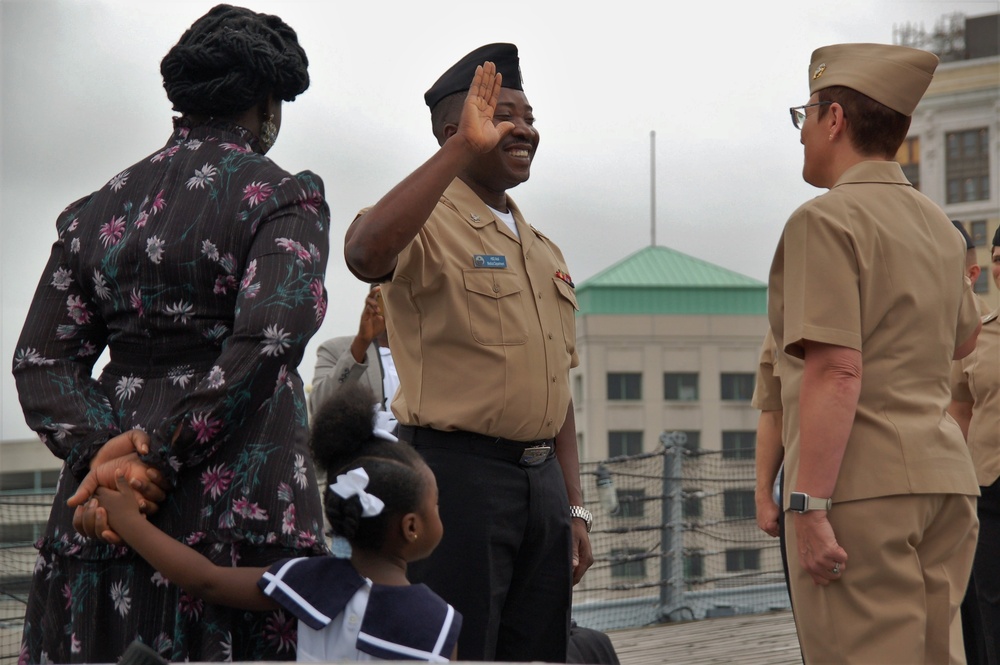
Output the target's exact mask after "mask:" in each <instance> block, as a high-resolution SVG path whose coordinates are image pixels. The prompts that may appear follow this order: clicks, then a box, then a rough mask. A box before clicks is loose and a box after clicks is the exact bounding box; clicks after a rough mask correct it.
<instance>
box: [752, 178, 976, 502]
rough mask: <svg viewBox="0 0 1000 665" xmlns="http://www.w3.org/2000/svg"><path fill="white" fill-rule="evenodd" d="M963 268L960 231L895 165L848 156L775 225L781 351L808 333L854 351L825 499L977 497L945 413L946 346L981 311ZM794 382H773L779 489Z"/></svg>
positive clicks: (771, 302) (773, 309) (791, 468)
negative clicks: (777, 395) (778, 421)
mask: <svg viewBox="0 0 1000 665" xmlns="http://www.w3.org/2000/svg"><path fill="white" fill-rule="evenodd" d="M964 273H965V245H964V243H962V242H961V236H959V235H958V234H956V233H955V227H954V226H953V225H952V223H951V222H950V221H949V219H948V217H947V216H946V215H945V214H944V212H942V211H941V209H940V208H938V207H937V206H936V205H935V204H934V203H933V202H931V201H930V199H928V198H927V197H925V196H923V195H922V194H920V193H919V192H917V191H916V190H914V189H913V187H912V186H911V185H910V183H909V182H907V180H906V178H905V177H904V176H903V173H902V169H900V167H899V165H898V164H896V163H895V162H877V161H872V162H863V163H861V164H858V165H855V166H853V167H852V168H850V169H848V170H847V171H846V172H845V173H844V174H843V175H842V176H841V178H840V179H839V180H838V182H837V183H836V184H835V185H834V186H833V188H832V189H831V190H830V191H829V192H827V193H826V194H824V195H822V196H819V197H817V198H815V199H813V200H812V201H809V202H808V203H806V204H804V205H802V206H801V207H800V208H799V209H798V210H796V211H795V212H794V213H793V214H792V216H791V218H790V219H789V220H788V222H787V224H786V225H785V228H784V230H783V232H782V236H781V240H780V241H779V243H778V248H777V250H776V252H775V256H774V261H773V263H772V265H771V274H770V279H769V285H768V286H769V290H768V318H769V320H770V324H771V330H772V332H773V334H774V338H775V342H776V344H777V347H778V349H779V350H780V351H781V352H782V353H784V354H786V355H791V356H796V357H802V356H803V348H802V342H803V340H811V341H816V342H823V343H827V344H834V345H838V346H843V347H847V348H851V349H856V350H858V351H860V352H861V356H862V380H861V393H860V398H859V401H858V407H857V411H856V414H855V418H854V424H853V427H852V429H851V434H850V437H849V439H848V443H847V448H846V450H845V453H844V458H843V462H842V465H841V469H840V474H839V476H838V478H837V483H836V488H835V490H834V493H833V500H834V501H835V502H836V501H850V500H856V499H866V498H872V497H880V496H892V495H895V494H911V493H912V494H918V493H958V494H971V495H974V494H978V491H979V489H978V485H977V483H976V478H975V472H974V469H973V466H972V460H971V458H970V456H969V451H968V447H967V446H966V445H965V442H964V440H963V437H962V432H961V430H960V429H959V428H958V425H957V423H955V421H954V420H953V419H952V418H950V417H948V416H946V414H945V409H946V408H947V406H948V404H949V403H950V400H951V391H950V389H949V385H948V383H949V375H950V371H951V361H952V356H953V354H954V350H955V348H956V347H957V346H958V345H959V344H961V343H962V342H965V341H966V340H967V339H968V338H969V337H970V336H971V335H972V334H973V333H974V332H975V329H976V326H977V324H978V318H979V315H978V312H977V311H976V305H975V300H974V295H973V293H972V289H971V284H970V283H969V281H968V279H967V278H965V277H964ZM798 374H799V375H801V370H800V371H799V372H798ZM782 378H783V379H784V377H782ZM799 378H800V377H799ZM800 385H801V384H800V383H798V382H795V381H783V382H782V403H783V405H784V413H785V414H786V417H785V423H784V425H783V434H782V436H783V440H784V442H785V449H786V457H785V462H786V469H787V470H788V474H789V485H788V486H789V487H790V488H795V483H796V481H797V473H798V461H799V427H798V426H795V427H791V426H790V423H792V422H794V419H795V416H796V415H797V413H798V408H799V387H800ZM786 503H787V502H786ZM786 508H787V506H786Z"/></svg>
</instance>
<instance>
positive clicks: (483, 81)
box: [456, 62, 514, 152]
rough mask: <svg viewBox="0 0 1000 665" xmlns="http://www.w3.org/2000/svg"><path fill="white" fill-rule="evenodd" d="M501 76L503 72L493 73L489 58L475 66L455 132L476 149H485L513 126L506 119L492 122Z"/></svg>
mask: <svg viewBox="0 0 1000 665" xmlns="http://www.w3.org/2000/svg"><path fill="white" fill-rule="evenodd" d="M502 80H503V75H501V74H499V73H497V67H496V65H494V64H493V63H492V62H485V63H483V64H482V65H480V66H479V67H476V75H475V77H473V79H472V85H471V86H470V87H469V95H468V96H467V97H466V98H465V107H464V108H463V109H462V117H461V119H460V120H459V121H458V133H457V134H456V136H461V137H462V138H464V139H465V141H466V143H468V145H469V146H470V147H471V148H472V149H473V150H475V151H477V152H489V151H490V150H492V149H493V148H494V147H495V146H496V145H497V143H499V142H500V139H502V138H503V137H504V136H506V135H507V134H508V133H509V132H510V131H511V130H512V129H514V123H512V122H508V121H506V120H505V121H503V122H501V123H498V124H496V125H494V124H493V114H494V112H495V111H496V108H497V100H499V99H500V88H501V81H502Z"/></svg>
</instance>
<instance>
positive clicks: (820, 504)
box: [788, 492, 833, 513]
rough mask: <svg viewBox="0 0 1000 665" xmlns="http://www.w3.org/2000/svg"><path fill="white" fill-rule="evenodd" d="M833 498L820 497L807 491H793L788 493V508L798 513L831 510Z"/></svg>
mask: <svg viewBox="0 0 1000 665" xmlns="http://www.w3.org/2000/svg"><path fill="white" fill-rule="evenodd" d="M832 505H833V499H818V498H816V497H814V496H809V495H808V494H806V493H805V492H792V493H791V494H789V495H788V509H789V510H794V511H795V512H797V513H808V512H809V511H811V510H830V507H831V506H832Z"/></svg>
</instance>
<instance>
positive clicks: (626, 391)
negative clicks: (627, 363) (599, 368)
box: [608, 372, 642, 400]
mask: <svg viewBox="0 0 1000 665" xmlns="http://www.w3.org/2000/svg"><path fill="white" fill-rule="evenodd" d="M608 399H609V400H622V399H632V400H637V399H642V374H641V373H639V372H608Z"/></svg>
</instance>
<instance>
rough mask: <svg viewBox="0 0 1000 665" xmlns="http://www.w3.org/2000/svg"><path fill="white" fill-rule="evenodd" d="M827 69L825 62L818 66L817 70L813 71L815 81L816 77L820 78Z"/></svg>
mask: <svg viewBox="0 0 1000 665" xmlns="http://www.w3.org/2000/svg"><path fill="white" fill-rule="evenodd" d="M825 71H826V63H825V62H824V63H822V64H821V65H820V66H819V67H817V68H816V71H814V72H813V80H814V81H815V80H816V79H818V78H819V77H820V76H822V75H823V72H825Z"/></svg>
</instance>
